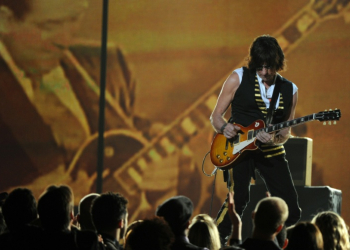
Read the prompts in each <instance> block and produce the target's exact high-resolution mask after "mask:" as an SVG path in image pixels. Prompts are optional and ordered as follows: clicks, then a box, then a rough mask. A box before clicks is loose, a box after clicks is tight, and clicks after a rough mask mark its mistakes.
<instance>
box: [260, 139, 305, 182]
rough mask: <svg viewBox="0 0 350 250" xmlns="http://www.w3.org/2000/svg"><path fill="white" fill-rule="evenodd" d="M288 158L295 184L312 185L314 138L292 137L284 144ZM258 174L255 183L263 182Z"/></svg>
mask: <svg viewBox="0 0 350 250" xmlns="http://www.w3.org/2000/svg"><path fill="white" fill-rule="evenodd" d="M284 148H285V150H286V159H287V160H288V164H289V169H290V172H291V174H292V178H293V181H294V185H295V186H311V170H312V139H310V138H307V137H291V138H289V139H288V141H287V142H286V143H285V144H284ZM263 183H264V182H263V180H262V179H261V178H260V176H259V174H256V180H255V184H256V185H259V184H263Z"/></svg>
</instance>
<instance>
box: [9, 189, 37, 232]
mask: <svg viewBox="0 0 350 250" xmlns="http://www.w3.org/2000/svg"><path fill="white" fill-rule="evenodd" d="M2 213H3V216H4V219H5V222H6V225H7V229H8V230H9V231H14V230H16V229H18V228H21V227H23V226H24V225H27V224H29V223H30V222H32V221H34V220H35V219H36V218H37V217H38V211H37V208H36V200H35V198H34V196H33V194H32V191H30V190H29V189H27V188H16V189H14V190H13V191H12V192H11V193H10V194H9V196H8V197H7V198H6V200H5V202H4V204H3V205H2Z"/></svg>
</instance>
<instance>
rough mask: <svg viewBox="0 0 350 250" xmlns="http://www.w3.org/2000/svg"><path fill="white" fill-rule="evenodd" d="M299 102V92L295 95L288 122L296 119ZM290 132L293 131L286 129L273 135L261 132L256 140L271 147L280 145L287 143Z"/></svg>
mask: <svg viewBox="0 0 350 250" xmlns="http://www.w3.org/2000/svg"><path fill="white" fill-rule="evenodd" d="M297 102H298V92H295V94H294V95H293V104H292V108H291V110H290V114H289V118H288V119H287V120H288V121H290V120H293V119H294V115H295V108H296V106H297ZM290 131H291V129H290V128H284V129H282V130H280V131H279V132H278V133H272V134H269V133H266V132H265V131H261V132H259V133H258V134H257V135H256V138H257V139H258V140H259V141H261V142H263V143H266V144H269V145H280V144H283V143H285V142H286V141H287V140H288V138H289V136H290Z"/></svg>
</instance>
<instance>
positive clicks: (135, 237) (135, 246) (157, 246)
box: [125, 217, 175, 250]
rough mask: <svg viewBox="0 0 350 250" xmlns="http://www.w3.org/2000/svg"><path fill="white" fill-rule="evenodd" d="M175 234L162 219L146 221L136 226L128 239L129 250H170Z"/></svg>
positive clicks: (127, 246) (156, 218)
mask: <svg viewBox="0 0 350 250" xmlns="http://www.w3.org/2000/svg"><path fill="white" fill-rule="evenodd" d="M174 239H175V237H174V234H173V232H172V230H171V228H170V227H169V225H168V223H167V222H166V221H165V220H164V219H163V218H161V217H155V218H153V219H145V220H143V221H142V222H139V223H137V224H136V226H135V227H134V228H133V229H132V230H131V231H130V233H129V234H128V235H127V238H126V244H125V246H126V249H127V250H142V249H145V247H146V248H147V249H153V250H167V249H169V250H170V245H171V244H172V242H174Z"/></svg>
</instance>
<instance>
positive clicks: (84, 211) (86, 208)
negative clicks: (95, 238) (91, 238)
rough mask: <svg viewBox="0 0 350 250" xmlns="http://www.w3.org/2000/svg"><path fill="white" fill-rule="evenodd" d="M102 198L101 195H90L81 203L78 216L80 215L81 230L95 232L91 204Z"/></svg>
mask: <svg viewBox="0 0 350 250" xmlns="http://www.w3.org/2000/svg"><path fill="white" fill-rule="evenodd" d="M98 196H100V195H99V194H95V193H92V194H88V195H86V196H84V197H83V198H82V199H81V200H80V203H79V207H78V214H79V224H80V228H81V230H91V231H95V226H94V224H93V223H92V218H91V204H92V201H93V200H94V199H95V198H96V197H98Z"/></svg>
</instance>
